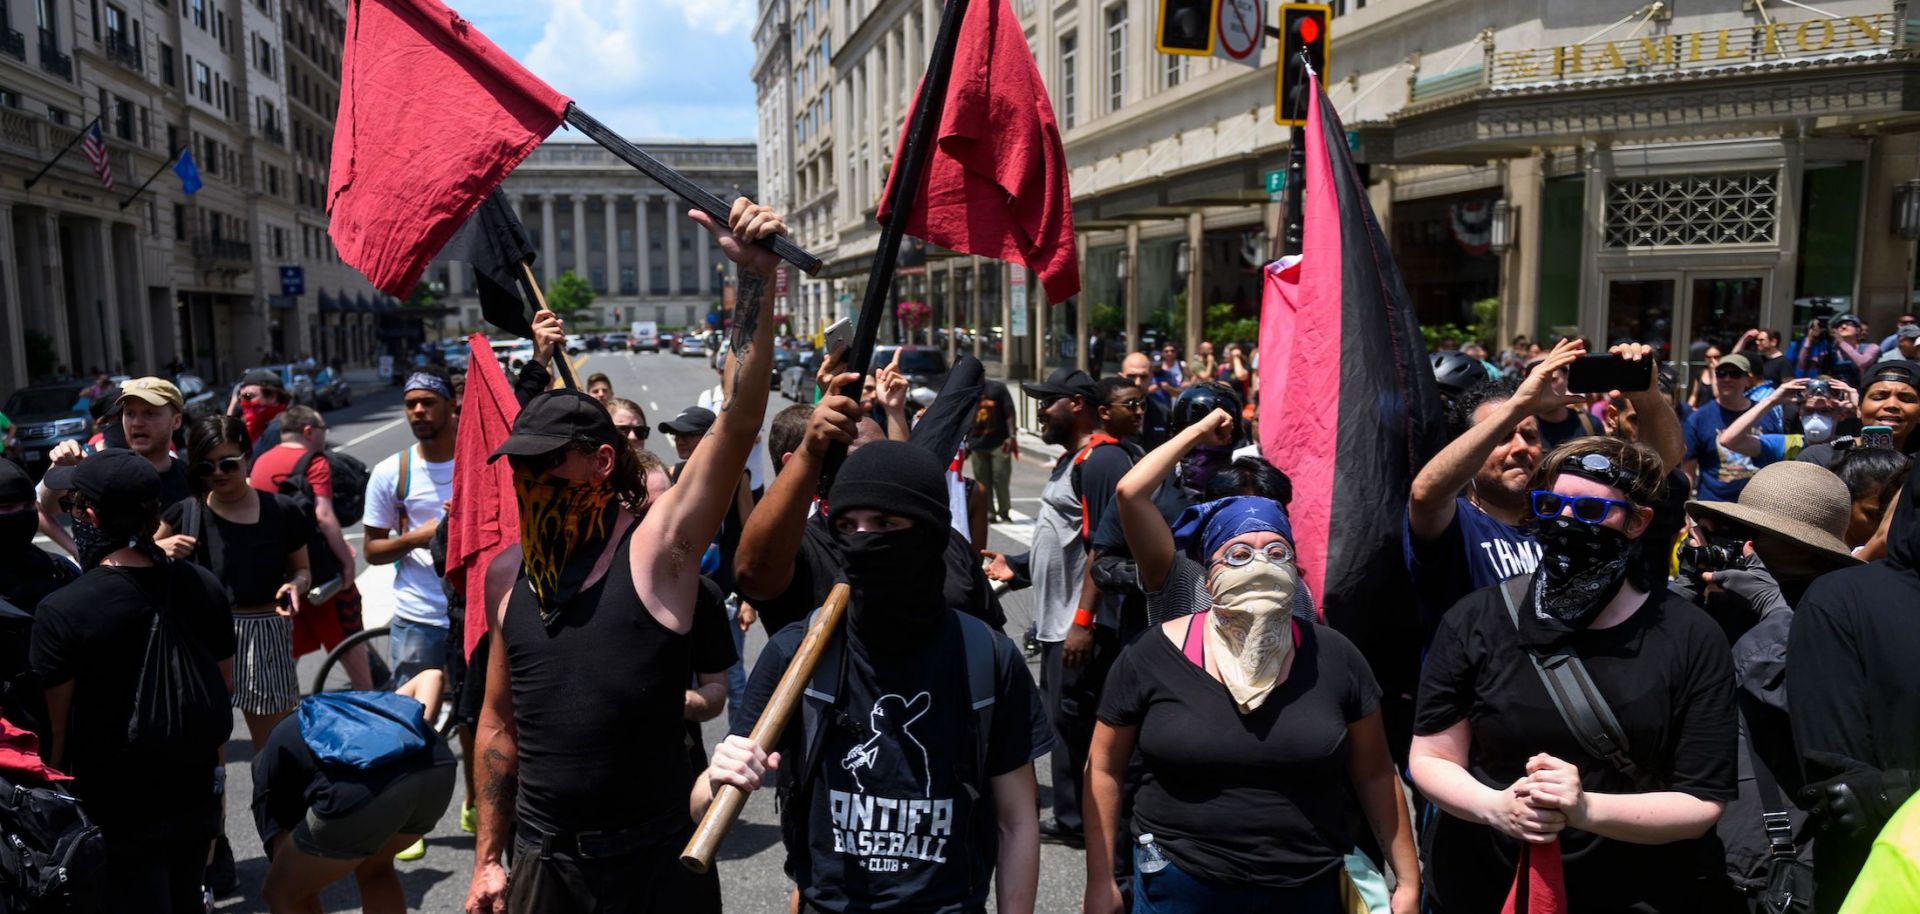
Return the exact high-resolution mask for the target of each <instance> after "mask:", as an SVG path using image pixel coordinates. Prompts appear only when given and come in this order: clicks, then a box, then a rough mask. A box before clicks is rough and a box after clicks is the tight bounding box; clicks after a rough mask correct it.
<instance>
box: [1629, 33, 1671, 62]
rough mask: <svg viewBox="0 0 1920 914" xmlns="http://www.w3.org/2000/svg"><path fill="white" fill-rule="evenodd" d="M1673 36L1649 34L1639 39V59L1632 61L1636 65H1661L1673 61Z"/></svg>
mask: <svg viewBox="0 0 1920 914" xmlns="http://www.w3.org/2000/svg"><path fill="white" fill-rule="evenodd" d="M1673 46H1674V36H1672V35H1649V36H1647V37H1645V38H1642V39H1640V59H1639V60H1636V61H1634V62H1633V65H1634V66H1636V67H1652V66H1662V65H1668V64H1672V63H1673Z"/></svg>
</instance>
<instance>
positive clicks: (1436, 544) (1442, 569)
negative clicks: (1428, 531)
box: [1401, 498, 1540, 641]
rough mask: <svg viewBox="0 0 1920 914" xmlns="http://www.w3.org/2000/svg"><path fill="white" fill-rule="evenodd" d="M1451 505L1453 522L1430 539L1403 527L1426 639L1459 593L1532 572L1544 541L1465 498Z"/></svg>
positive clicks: (1410, 527)
mask: <svg viewBox="0 0 1920 914" xmlns="http://www.w3.org/2000/svg"><path fill="white" fill-rule="evenodd" d="M1453 505H1454V511H1453V523H1450V524H1448V525H1447V529H1445V530H1443V531H1441V533H1440V535H1439V536H1437V537H1435V538H1433V539H1431V540H1424V541H1423V540H1418V539H1415V538H1414V536H1413V528H1412V526H1411V525H1408V526H1405V527H1403V528H1402V531H1403V532H1402V535H1401V540H1402V546H1403V547H1404V549H1405V550H1406V557H1407V571H1408V573H1409V574H1410V575H1411V576H1412V578H1413V589H1414V593H1415V594H1417V595H1418V597H1417V600H1418V601H1419V602H1418V609H1419V612H1420V622H1421V626H1422V628H1423V630H1424V631H1425V634H1426V640H1427V641H1431V640H1432V639H1433V633H1434V632H1435V631H1436V630H1438V629H1439V627H1440V617H1441V616H1442V615H1445V614H1446V611H1447V610H1449V609H1452V608H1453V604H1455V603H1458V602H1460V598H1462V597H1464V596H1466V595H1467V594H1470V593H1472V592H1474V591H1476V590H1479V589H1480V588H1482V587H1492V586H1493V585H1495V584H1498V583H1500V582H1501V581H1504V580H1506V579H1507V578H1511V577H1514V576H1516V575H1522V574H1532V573H1533V570H1534V568H1535V566H1538V565H1539V564H1540V544H1539V543H1536V542H1534V541H1533V537H1531V536H1528V535H1527V534H1526V533H1524V532H1522V531H1521V530H1520V528H1518V527H1512V526H1508V525H1507V524H1504V523H1502V522H1500V521H1498V520H1495V519H1494V518H1493V517H1492V516H1491V515H1489V514H1487V512H1485V511H1482V510H1480V509H1479V508H1476V507H1474V506H1473V503H1472V502H1470V501H1468V500H1466V499H1465V498H1456V499H1454V503H1453Z"/></svg>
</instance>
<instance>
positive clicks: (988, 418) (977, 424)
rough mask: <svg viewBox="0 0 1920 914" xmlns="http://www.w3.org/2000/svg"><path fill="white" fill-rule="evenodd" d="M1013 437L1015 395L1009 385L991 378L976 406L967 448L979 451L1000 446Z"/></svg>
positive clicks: (982, 390)
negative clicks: (1011, 393) (1008, 387)
mask: <svg viewBox="0 0 1920 914" xmlns="http://www.w3.org/2000/svg"><path fill="white" fill-rule="evenodd" d="M1011 437H1013V397H1012V395H1010V394H1008V393H1007V385H1006V384H1004V383H1001V382H999V381H995V380H993V379H991V378H989V379H987V383H986V386H985V387H983V388H982V389H981V393H980V405H979V406H976V407H974V411H973V429H972V430H971V431H970V432H969V433H968V434H967V450H969V451H973V452H975V453H979V452H982V451H989V450H993V449H995V448H998V447H999V446H1000V445H1001V444H1003V443H1005V442H1006V440H1007V439H1008V438H1011Z"/></svg>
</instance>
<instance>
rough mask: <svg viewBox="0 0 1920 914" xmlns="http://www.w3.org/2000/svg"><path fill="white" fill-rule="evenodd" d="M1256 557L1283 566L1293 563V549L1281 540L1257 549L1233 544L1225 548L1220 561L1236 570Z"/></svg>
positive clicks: (1241, 544) (1246, 545) (1244, 544)
mask: <svg viewBox="0 0 1920 914" xmlns="http://www.w3.org/2000/svg"><path fill="white" fill-rule="evenodd" d="M1256 555H1259V556H1263V557H1265V558H1266V560H1267V561H1268V562H1271V563H1273V564H1275V565H1284V564H1286V563H1288V562H1291V561H1293V548H1292V547H1291V546H1288V545H1287V544H1286V542H1285V541H1283V540H1274V541H1273V542H1271V543H1268V544H1266V545H1265V546H1262V547H1260V548H1258V549H1255V548H1254V547H1253V546H1250V545H1248V544H1246V543H1234V544H1233V545H1231V546H1228V547H1227V554H1226V555H1223V556H1221V557H1220V561H1222V562H1225V563H1226V564H1228V565H1231V566H1233V567H1235V568H1238V567H1240V566H1242V565H1245V564H1247V563H1248V562H1251V561H1253V557H1254V556H1256Z"/></svg>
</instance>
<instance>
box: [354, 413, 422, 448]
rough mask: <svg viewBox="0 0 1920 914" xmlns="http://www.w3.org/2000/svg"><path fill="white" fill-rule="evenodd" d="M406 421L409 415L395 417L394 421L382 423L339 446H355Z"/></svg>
mask: <svg viewBox="0 0 1920 914" xmlns="http://www.w3.org/2000/svg"><path fill="white" fill-rule="evenodd" d="M405 421H407V417H405V416H401V417H400V418H398V419H395V420H393V421H392V422H389V423H387V424H385V425H382V426H380V427H379V428H376V429H374V430H373V431H370V432H368V433H366V434H364V435H361V436H360V437H358V438H355V439H353V440H352V441H349V442H347V443H346V444H342V445H339V447H341V448H343V449H344V448H350V447H353V446H354V445H356V444H359V443H360V442H362V441H365V440H367V439H368V438H372V437H373V436H375V435H378V434H380V433H381V432H384V431H386V430H388V429H390V428H393V427H394V426H396V425H399V424H400V423H402V422H405Z"/></svg>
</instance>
